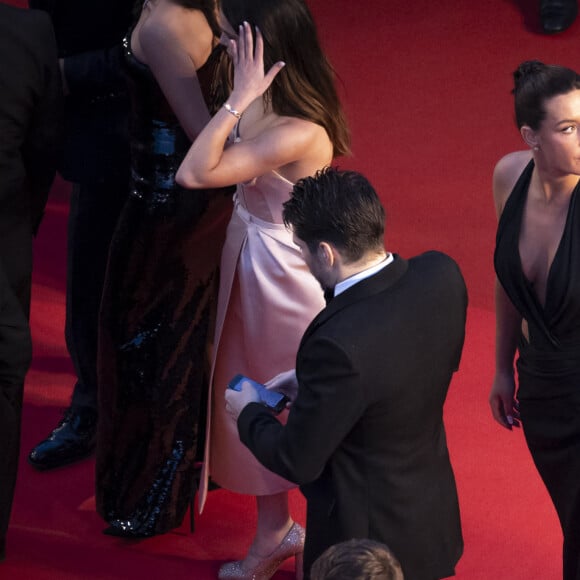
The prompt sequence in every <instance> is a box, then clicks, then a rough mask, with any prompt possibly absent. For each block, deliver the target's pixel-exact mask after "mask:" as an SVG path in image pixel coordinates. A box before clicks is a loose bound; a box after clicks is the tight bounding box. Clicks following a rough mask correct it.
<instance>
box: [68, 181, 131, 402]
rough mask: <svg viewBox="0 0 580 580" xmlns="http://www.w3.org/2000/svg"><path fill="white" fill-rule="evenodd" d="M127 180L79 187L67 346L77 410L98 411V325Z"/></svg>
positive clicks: (71, 242) (73, 214)
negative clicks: (84, 408) (72, 368)
mask: <svg viewBox="0 0 580 580" xmlns="http://www.w3.org/2000/svg"><path fill="white" fill-rule="evenodd" d="M128 188H129V185H128V179H127V177H125V176H122V177H120V178H117V179H114V180H113V179H109V180H107V181H105V182H103V183H92V184H75V185H73V190H72V193H71V203H70V214H69V221H68V242H67V244H68V246H67V247H68V249H67V254H68V255H67V288H66V324H65V338H66V345H67V348H68V351H69V354H70V357H71V360H72V363H73V366H74V369H75V372H76V376H77V382H76V385H75V388H74V391H73V394H72V400H71V407H73V408H78V407H90V408H93V409H95V410H96V408H97V345H98V321H99V308H100V304H101V296H102V293H103V284H104V280H105V273H106V269H107V259H108V255H109V245H110V243H111V238H112V237H113V232H114V231H115V226H116V225H117V220H118V218H119V214H120V213H121V209H122V208H123V205H124V204H125V200H126V199H127V194H128Z"/></svg>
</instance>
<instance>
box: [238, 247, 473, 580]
mask: <svg viewBox="0 0 580 580" xmlns="http://www.w3.org/2000/svg"><path fill="white" fill-rule="evenodd" d="M466 309H467V292H466V288H465V284H464V281H463V278H462V276H461V273H460V271H459V268H458V267H457V265H456V264H455V262H454V261H453V260H451V258H449V257H448V256H446V255H444V254H441V253H438V252H429V253H426V254H423V255H421V256H418V257H416V258H413V259H411V260H409V261H406V260H404V259H402V258H400V257H398V256H395V260H394V262H393V263H392V264H390V265H389V266H387V267H386V268H385V269H383V270H381V271H380V272H378V273H377V274H375V275H374V276H372V277H370V278H367V279H366V280H363V281H361V282H359V283H357V284H356V285H354V286H353V287H351V288H349V289H348V290H346V291H345V292H343V293H342V294H340V295H339V296H337V297H336V298H334V299H333V300H332V301H331V302H330V304H329V305H328V306H327V307H326V308H325V309H324V310H323V311H322V312H321V313H320V314H319V315H318V316H317V317H316V318H315V319H314V321H313V322H312V324H311V325H310V326H309V328H308V329H307V330H306V333H305V334H304V337H303V339H302V343H301V345H300V349H299V352H298V356H297V363H296V373H297V377H298V383H299V392H298V396H297V399H296V401H295V402H294V404H293V406H292V408H291V409H290V413H289V416H288V422H287V424H286V426H282V425H281V424H280V423H279V422H278V421H277V420H276V419H275V418H274V417H272V416H271V415H270V414H269V413H268V412H267V411H266V410H265V409H264V407H262V406H261V405H259V404H256V403H253V404H251V405H248V406H247V407H246V408H245V409H244V410H243V411H242V413H241V415H240V417H239V420H238V428H239V431H240V437H241V439H242V441H243V442H244V443H245V444H246V445H247V446H248V447H249V448H250V449H251V451H252V452H253V453H254V454H255V455H256V457H257V458H258V459H259V460H260V461H261V462H262V463H263V464H264V465H265V466H266V467H268V468H269V469H270V470H272V471H274V472H275V473H278V474H279V475H281V476H283V477H285V478H287V479H289V480H291V481H294V482H296V483H298V484H300V485H301V490H302V492H303V494H304V495H305V497H306V499H307V527H306V548H305V571H306V572H307V575H308V571H309V568H310V566H311V564H312V562H313V561H314V560H315V559H316V558H317V557H318V556H319V555H320V554H321V553H322V552H323V551H324V550H325V549H326V548H327V547H328V546H330V545H332V544H335V543H338V542H340V541H343V540H346V539H350V538H371V539H374V540H377V541H380V542H383V543H385V544H387V545H388V546H389V547H390V548H391V549H392V550H393V552H394V554H395V555H396V556H397V557H398V558H399V560H400V561H401V564H402V567H403V571H404V574H405V578H406V579H407V580H434V579H435V578H442V577H445V576H450V575H452V574H454V567H455V564H456V563H457V561H458V559H459V558H460V556H461V554H462V551H463V541H462V535H461V525H460V519H459V506H458V500H457V491H456V486H455V479H454V476H453V471H452V468H451V464H450V461H449V455H448V451H447V443H446V437H445V429H444V426H443V403H444V401H445V397H446V394H447V390H448V387H449V383H450V381H451V377H452V374H453V372H454V371H455V370H456V369H457V367H458V365H459V360H460V356H461V351H462V348H463V340H464V333H465V319H466Z"/></svg>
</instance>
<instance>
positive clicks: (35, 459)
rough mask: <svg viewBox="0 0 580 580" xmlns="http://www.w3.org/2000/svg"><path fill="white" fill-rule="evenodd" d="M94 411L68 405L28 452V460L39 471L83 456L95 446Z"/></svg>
mask: <svg viewBox="0 0 580 580" xmlns="http://www.w3.org/2000/svg"><path fill="white" fill-rule="evenodd" d="M96 435H97V412H96V411H95V410H94V409H91V408H90V407H79V408H78V409H72V408H69V409H67V410H66V412H65V414H64V416H63V418H62V419H61V421H60V423H59V424H58V426H57V427H56V429H55V430H54V431H53V432H52V433H51V434H50V435H49V436H48V437H47V438H46V439H45V440H44V441H41V442H40V443H39V444H38V445H37V446H36V447H35V448H34V449H33V450H32V451H31V452H30V455H29V456H28V463H30V464H31V465H32V466H33V467H35V468H36V469H38V470H40V471H45V470H46V469H54V468H55V467H61V466H63V465H68V464H69V463H74V462H75V461H78V460H79V459H84V458H85V457H88V456H89V455H91V454H92V453H93V451H94V450H95V444H96V438H97V437H96Z"/></svg>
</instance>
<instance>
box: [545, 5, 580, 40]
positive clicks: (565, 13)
mask: <svg viewBox="0 0 580 580" xmlns="http://www.w3.org/2000/svg"><path fill="white" fill-rule="evenodd" d="M577 14H578V2H577V0H540V21H541V23H542V28H543V30H544V32H545V33H546V34H555V33H556V32H562V31H563V30H566V28H568V27H569V26H570V25H571V24H572V23H573V22H574V20H575V19H576V15H577Z"/></svg>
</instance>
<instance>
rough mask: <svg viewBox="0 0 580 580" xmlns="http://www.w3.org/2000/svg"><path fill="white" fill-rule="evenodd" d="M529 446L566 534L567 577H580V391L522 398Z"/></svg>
mask: <svg viewBox="0 0 580 580" xmlns="http://www.w3.org/2000/svg"><path fill="white" fill-rule="evenodd" d="M520 413H521V417H522V425H523V428H524V434H525V437H526V442H527V444H528V448H529V449H530V452H531V454H532V458H533V460H534V463H535V464H536V467H537V469H538V471H539V473H540V476H541V477H542V480H543V481H544V484H545V485H546V488H547V489H548V493H549V494H550V497H551V499H552V502H553V504H554V507H555V508H556V512H557V513H558V518H559V520H560V524H561V526H562V532H563V534H564V547H563V560H564V562H563V571H564V574H563V578H564V580H580V420H579V417H580V392H579V393H574V394H571V395H568V396H564V397H558V398H553V399H537V400H533V399H532V400H526V399H523V400H522V399H520Z"/></svg>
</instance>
